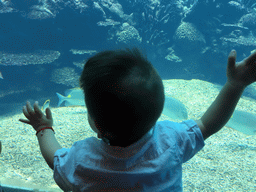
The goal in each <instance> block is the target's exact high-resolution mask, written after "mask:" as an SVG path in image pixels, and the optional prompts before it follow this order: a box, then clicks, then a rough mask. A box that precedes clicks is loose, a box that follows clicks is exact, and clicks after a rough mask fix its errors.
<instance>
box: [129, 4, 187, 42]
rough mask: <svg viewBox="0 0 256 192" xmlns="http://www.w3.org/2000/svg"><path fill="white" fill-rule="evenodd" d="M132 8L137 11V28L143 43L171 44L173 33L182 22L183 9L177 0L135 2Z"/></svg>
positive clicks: (135, 17) (135, 19) (135, 15)
mask: <svg viewBox="0 0 256 192" xmlns="http://www.w3.org/2000/svg"><path fill="white" fill-rule="evenodd" d="M130 6H131V7H132V9H134V10H135V11H134V13H135V14H134V15H133V17H134V21H135V26H136V27H137V29H138V31H139V33H140V35H141V37H142V41H143V42H145V43H147V44H149V45H157V46H161V45H165V44H167V43H169V41H170V39H169V37H170V36H172V34H171V33H172V31H174V29H175V28H176V27H177V26H178V24H179V23H180V21H181V12H182V7H180V6H179V4H178V2H177V1H176V0H168V1H163V0H162V1H151V0H145V1H135V2H134V3H133V5H130ZM170 34H171V35H170Z"/></svg>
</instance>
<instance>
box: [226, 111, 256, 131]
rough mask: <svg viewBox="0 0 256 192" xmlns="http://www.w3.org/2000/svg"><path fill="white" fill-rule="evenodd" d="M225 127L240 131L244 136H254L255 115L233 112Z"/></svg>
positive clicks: (255, 129)
mask: <svg viewBox="0 0 256 192" xmlns="http://www.w3.org/2000/svg"><path fill="white" fill-rule="evenodd" d="M225 126H226V127H229V128H232V129H235V130H237V131H240V132H242V133H244V134H246V135H256V115H255V114H253V113H249V112H245V111H239V110H235V111H234V113H233V115H232V117H231V118H230V120H229V121H228V122H227V124H226V125H225Z"/></svg>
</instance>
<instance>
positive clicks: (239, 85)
mask: <svg viewBox="0 0 256 192" xmlns="http://www.w3.org/2000/svg"><path fill="white" fill-rule="evenodd" d="M227 79H228V80H227V82H226V84H225V85H224V87H223V88H222V90H221V91H220V93H219V95H218V96H217V98H216V99H215V101H214V102H213V103H212V104H211V106H210V107H209V108H208V110H207V111H206V112H205V113H204V115H203V116H202V118H201V119H200V120H197V121H196V122H197V124H198V126H199V128H200V129H201V131H202V134H203V137H204V139H207V138H208V137H209V136H211V135H212V134H214V133H216V132H218V131H219V130H220V129H221V128H222V127H223V126H224V125H225V124H226V123H227V122H228V120H229V119H230V117H231V116H232V114H233V112H234V110H235V107H236V105H237V103H238V101H239V99H240V97H241V95H242V93H243V91H244V89H245V87H246V86H247V85H249V84H251V83H253V82H255V81H256V52H254V53H253V54H251V55H250V56H249V57H247V58H245V59H244V60H243V61H241V62H238V63H236V51H234V50H233V51H231V53H230V54H229V57H228V66H227Z"/></svg>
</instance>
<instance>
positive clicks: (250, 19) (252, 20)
mask: <svg viewBox="0 0 256 192" xmlns="http://www.w3.org/2000/svg"><path fill="white" fill-rule="evenodd" d="M239 24H241V25H242V26H243V27H248V28H249V29H255V28H256V13H249V14H246V15H244V16H242V17H241V19H240V20H239Z"/></svg>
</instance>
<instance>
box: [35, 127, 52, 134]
mask: <svg viewBox="0 0 256 192" xmlns="http://www.w3.org/2000/svg"><path fill="white" fill-rule="evenodd" d="M45 129H51V130H52V131H53V133H54V134H55V131H54V130H53V128H52V127H44V128H42V129H39V130H37V132H36V135H37V134H38V133H39V132H40V131H44V130H45ZM41 136H43V133H41Z"/></svg>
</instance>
